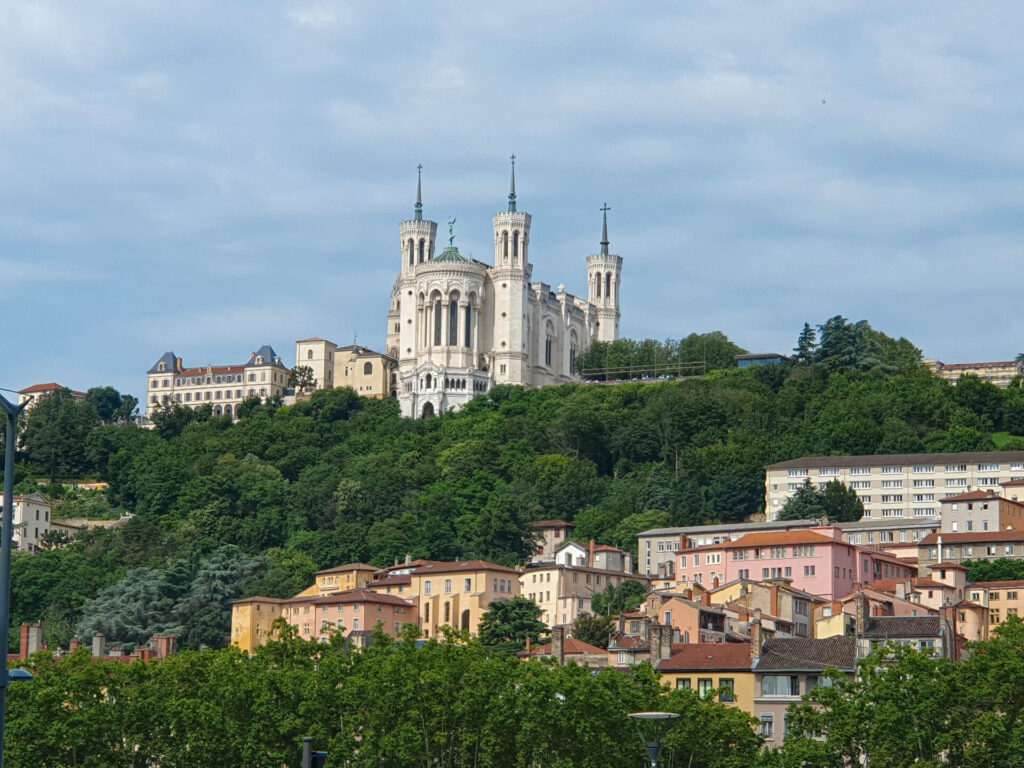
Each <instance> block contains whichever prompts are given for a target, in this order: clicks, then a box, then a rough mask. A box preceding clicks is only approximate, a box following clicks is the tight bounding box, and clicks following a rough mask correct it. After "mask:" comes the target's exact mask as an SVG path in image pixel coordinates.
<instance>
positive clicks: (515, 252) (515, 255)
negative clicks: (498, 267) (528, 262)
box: [512, 230, 519, 264]
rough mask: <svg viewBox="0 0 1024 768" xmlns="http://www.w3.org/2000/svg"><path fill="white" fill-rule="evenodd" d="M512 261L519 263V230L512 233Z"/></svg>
mask: <svg viewBox="0 0 1024 768" xmlns="http://www.w3.org/2000/svg"><path fill="white" fill-rule="evenodd" d="M512 263H513V264H518V263H519V231H518V230H517V231H515V232H513V233H512Z"/></svg>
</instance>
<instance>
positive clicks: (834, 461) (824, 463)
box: [767, 451, 1024, 469]
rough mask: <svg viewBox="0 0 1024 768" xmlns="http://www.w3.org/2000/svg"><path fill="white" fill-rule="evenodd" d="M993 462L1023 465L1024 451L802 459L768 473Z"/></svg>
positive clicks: (790, 461) (776, 464) (773, 465)
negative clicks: (1015, 462)
mask: <svg viewBox="0 0 1024 768" xmlns="http://www.w3.org/2000/svg"><path fill="white" fill-rule="evenodd" d="M990 461H1024V451H968V452H965V453H883V454H878V455H875V456H803V457H801V458H799V459H789V460H788V461H779V462H776V463H775V464H769V465H768V466H767V469H806V468H811V467H813V468H814V469H818V468H830V467H875V466H877V467H881V466H889V465H898V464H955V463H957V462H961V463H965V464H971V463H973V462H990Z"/></svg>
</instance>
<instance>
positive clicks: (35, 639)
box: [28, 624, 43, 656]
mask: <svg viewBox="0 0 1024 768" xmlns="http://www.w3.org/2000/svg"><path fill="white" fill-rule="evenodd" d="M42 649H43V628H42V627H41V626H39V625H38V624H29V626H28V653H29V655H30V656H31V655H32V654H33V653H38V652H39V651H41V650H42Z"/></svg>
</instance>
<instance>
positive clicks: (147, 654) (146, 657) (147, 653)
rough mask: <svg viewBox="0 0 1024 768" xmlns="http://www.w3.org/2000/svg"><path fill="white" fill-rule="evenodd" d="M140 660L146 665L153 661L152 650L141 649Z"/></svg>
mask: <svg viewBox="0 0 1024 768" xmlns="http://www.w3.org/2000/svg"><path fill="white" fill-rule="evenodd" d="M142 660H143V661H144V662H146V663H147V664H148V663H149V662H151V661H152V660H153V649H152V648H143V649H142Z"/></svg>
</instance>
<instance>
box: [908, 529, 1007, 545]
mask: <svg viewBox="0 0 1024 768" xmlns="http://www.w3.org/2000/svg"><path fill="white" fill-rule="evenodd" d="M940 538H941V539H942V543H943V544H977V543H978V542H982V541H992V542H1000V541H1024V530H1021V531H974V532H973V533H929V534H928V535H927V536H925V537H924V538H923V539H921V542H920V545H921V546H929V545H931V544H937V543H938V541H939V539H940Z"/></svg>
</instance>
